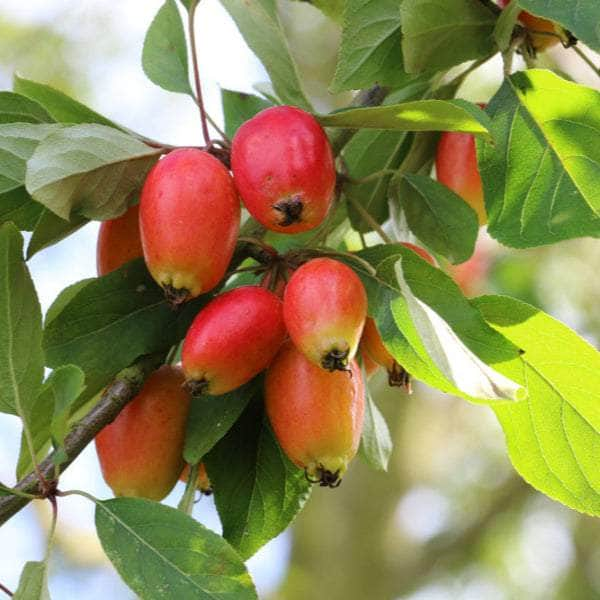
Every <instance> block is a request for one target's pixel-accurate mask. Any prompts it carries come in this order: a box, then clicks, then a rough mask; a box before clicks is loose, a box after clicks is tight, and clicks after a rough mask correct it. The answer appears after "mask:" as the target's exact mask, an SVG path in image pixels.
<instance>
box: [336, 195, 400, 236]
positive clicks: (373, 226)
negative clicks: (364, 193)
mask: <svg viewBox="0 0 600 600" xmlns="http://www.w3.org/2000/svg"><path fill="white" fill-rule="evenodd" d="M346 198H347V199H348V202H350V204H351V205H352V207H353V208H354V209H355V210H356V212H357V213H358V214H359V216H360V218H361V219H362V220H363V221H364V222H365V223H366V224H367V225H369V227H371V229H373V231H376V232H377V233H378V234H379V237H380V238H381V239H382V240H383V242H384V243H386V244H393V243H394V242H393V241H392V239H391V238H390V237H389V236H388V234H387V233H386V232H385V231H384V230H383V229H382V227H381V225H380V224H379V223H378V222H377V221H376V220H375V219H374V218H373V217H372V216H371V215H370V214H369V212H368V211H366V210H365V208H364V207H363V205H362V204H361V203H360V202H358V200H356V199H355V198H353V197H352V196H351V195H350V194H346Z"/></svg>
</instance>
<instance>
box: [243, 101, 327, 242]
mask: <svg viewBox="0 0 600 600" xmlns="http://www.w3.org/2000/svg"><path fill="white" fill-rule="evenodd" d="M231 169H232V171H233V176H234V180H235V185H236V187H237V189H238V192H239V194H240V196H241V198H242V201H243V202H244V205H245V206H246V208H247V209H248V211H249V212H250V214H251V215H252V216H253V217H254V218H255V219H256V220H257V221H258V222H259V223H261V224H262V225H264V226H265V227H266V228H267V229H271V230H273V231H278V232H281V233H299V232H301V231H308V230H310V229H313V228H314V227H316V226H317V225H319V224H320V223H322V222H323V220H324V219H325V217H326V216H327V213H328V211H329V209H330V207H331V204H332V202H333V195H334V189H335V183H336V173H335V165H334V158H333V152H332V150H331V146H330V144H329V140H328V139H327V136H326V135H325V132H324V131H323V128H322V127H321V126H320V125H319V123H318V122H317V121H316V119H315V118H314V117H313V116H312V115H310V114H308V113H307V112H305V111H303V110H301V109H299V108H295V107H293V106H275V107H272V108H267V109H265V110H263V111H261V112H260V113H258V114H257V115H256V116H255V117H253V118H252V119H250V120H249V121H246V123H244V124H243V125H242V126H241V127H240V128H239V129H238V131H237V133H236V135H235V137H234V138H233V143H232V147H231Z"/></svg>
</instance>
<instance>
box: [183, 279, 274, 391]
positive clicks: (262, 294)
mask: <svg viewBox="0 0 600 600" xmlns="http://www.w3.org/2000/svg"><path fill="white" fill-rule="evenodd" d="M285 336H286V331H285V325H284V323H283V311H282V303H281V300H280V299H279V298H278V297H277V296H276V295H275V294H273V293H272V292H270V291H269V290H266V289H264V288H262V287H258V286H250V285H249V286H243V287H239V288H235V289H233V290H230V291H228V292H225V293H224V294H221V295H220V296H217V297H216V298H214V299H213V300H211V302H209V303H208V304H207V305H206V306H205V307H204V308H203V309H202V310H201V311H200V312H199V313H198V314H197V315H196V318H195V319H194V321H193V323H192V325H191V327H190V329H189V330H188V332H187V335H186V336H185V340H184V342H183V349H182V352H181V361H182V365H183V370H184V372H185V376H186V379H187V387H188V389H189V390H190V391H191V392H192V394H194V395H195V394H201V393H206V394H211V395H220V394H225V393H227V392H230V391H231V390H234V389H235V388H237V387H239V386H241V385H243V384H244V383H246V382H247V381H250V379H252V378H253V377H254V376H255V375H258V373H260V372H261V371H264V370H265V369H266V368H267V367H268V366H269V363H270V362H271V361H272V360H273V358H274V357H275V355H276V354H277V351H278V350H279V347H280V346H281V344H282V343H283V341H284V339H285Z"/></svg>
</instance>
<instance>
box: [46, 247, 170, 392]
mask: <svg viewBox="0 0 600 600" xmlns="http://www.w3.org/2000/svg"><path fill="white" fill-rule="evenodd" d="M177 318H178V317H177V314H176V313H175V312H174V311H173V310H171V308H169V306H168V305H167V303H166V301H165V299H164V295H163V292H162V290H161V289H160V288H159V287H158V286H157V285H156V283H154V280H153V279H152V278H151V276H150V274H149V273H148V271H147V270H146V267H145V265H144V261H143V260H142V259H137V260H135V261H132V262H130V263H127V264H126V265H124V266H123V267H121V268H120V269H118V270H116V271H113V272H112V273H109V274H108V275H105V276H104V277H99V278H97V279H90V280H87V281H85V282H80V283H76V284H74V286H70V287H68V288H66V289H65V290H63V292H62V293H61V294H60V295H59V296H58V298H57V299H56V300H55V302H54V303H53V305H52V306H51V307H50V309H49V311H48V317H47V319H46V324H45V329H44V338H43V344H44V350H45V352H46V364H47V366H49V367H53V368H56V367H60V366H62V365H67V364H74V365H77V366H78V367H80V368H81V369H82V370H83V372H84V373H85V376H86V391H85V394H84V395H83V397H82V399H85V398H89V397H92V396H94V395H95V394H96V393H97V392H99V391H100V390H101V389H102V388H103V387H104V386H105V385H106V384H107V383H108V382H109V381H110V380H111V378H112V377H113V376H114V375H115V374H116V373H118V372H119V371H121V370H122V369H124V368H125V367H128V366H129V365H130V364H131V363H133V362H134V361H135V360H136V359H137V358H138V357H140V356H142V355H143V354H153V353H155V352H160V351H163V350H164V351H166V350H167V349H168V348H169V347H170V346H171V345H173V344H174V343H175V341H176V340H175V339H174V338H175V335H176V328H177Z"/></svg>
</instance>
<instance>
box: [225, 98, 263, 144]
mask: <svg viewBox="0 0 600 600" xmlns="http://www.w3.org/2000/svg"><path fill="white" fill-rule="evenodd" d="M221 102H222V104H223V116H224V118H225V133H226V134H227V137H229V138H232V137H233V136H234V135H235V132H236V131H237V130H238V128H239V127H240V125H242V123H245V122H246V121H247V120H248V119H251V118H252V117H253V116H254V115H256V114H257V113H259V112H260V111H261V110H264V109H265V108H269V107H270V106H273V104H272V103H271V102H269V101H268V100H265V99H264V98H259V97H258V96H253V95H252V94H246V93H244V92H234V91H232V90H221Z"/></svg>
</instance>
